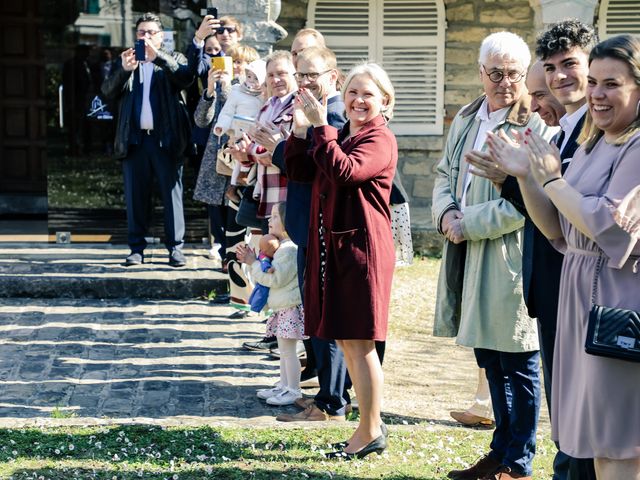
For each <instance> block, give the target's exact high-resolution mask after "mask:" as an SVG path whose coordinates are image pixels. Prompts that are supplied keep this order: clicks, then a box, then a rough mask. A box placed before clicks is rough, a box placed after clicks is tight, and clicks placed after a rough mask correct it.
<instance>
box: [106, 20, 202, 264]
mask: <svg viewBox="0 0 640 480" xmlns="http://www.w3.org/2000/svg"><path fill="white" fill-rule="evenodd" d="M163 37H164V33H163V31H162V23H161V21H160V18H159V17H158V16H157V15H156V14H154V13H145V14H144V15H142V16H141V17H140V18H139V19H138V20H137V22H136V38H137V39H138V40H144V42H145V60H144V61H138V60H136V58H135V53H134V49H133V48H129V49H127V50H125V51H124V52H122V54H121V55H120V59H119V60H118V61H117V62H116V64H115V66H114V68H113V70H112V73H111V75H110V76H109V77H108V78H107V79H106V80H105V81H104V83H103V84H102V93H103V94H104V95H105V97H107V98H108V99H110V100H117V101H118V125H117V127H116V138H115V146H114V154H115V157H116V158H121V159H123V164H122V169H123V174H124V193H125V200H126V204H127V227H128V242H129V247H130V248H131V254H130V255H129V256H128V257H127V258H126V260H125V265H127V266H131V265H139V264H141V263H143V262H144V249H145V247H146V246H147V242H146V240H145V236H146V235H147V231H148V226H149V225H148V218H149V209H150V207H151V186H152V184H153V176H155V177H156V178H157V180H158V185H159V189H160V195H161V197H162V203H163V207H164V230H165V245H166V247H167V250H168V251H169V265H171V266H172V267H182V266H184V265H185V264H186V260H185V257H184V254H183V253H182V246H183V244H184V241H183V237H184V229H185V227H184V212H183V207H182V165H183V156H184V154H185V153H186V151H187V147H188V145H189V139H190V136H191V131H190V128H191V127H190V122H189V117H188V113H187V110H186V107H185V103H184V92H183V90H184V89H185V88H187V87H188V86H189V85H190V84H191V82H193V80H194V77H195V68H196V65H197V58H195V53H194V58H190V59H189V61H188V60H187V58H186V57H185V56H184V55H182V54H181V53H178V52H174V53H169V52H166V51H164V50H162V49H161V46H162V40H163ZM192 50H193V52H195V49H192Z"/></svg>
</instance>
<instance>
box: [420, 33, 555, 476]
mask: <svg viewBox="0 0 640 480" xmlns="http://www.w3.org/2000/svg"><path fill="white" fill-rule="evenodd" d="M530 60H531V55H530V53H529V48H528V46H527V44H526V43H525V42H524V41H523V40H522V39H521V38H520V37H519V36H517V35H515V34H513V33H510V32H498V33H494V34H491V35H489V36H488V37H486V38H485V39H484V40H483V42H482V45H481V47H480V55H479V59H478V64H479V65H478V70H479V75H480V79H481V81H482V86H483V88H484V94H483V95H482V96H480V97H479V98H477V99H476V100H474V101H473V102H471V103H470V104H469V105H467V106H465V107H463V108H462V109H461V110H460V112H458V114H457V115H456V116H455V118H454V120H453V123H452V125H451V128H450V130H449V134H448V137H447V142H446V145H445V149H444V155H443V159H442V160H441V161H440V163H439V165H438V167H437V173H438V176H437V178H436V181H435V186H434V190H433V205H432V213H433V221H434V225H435V226H436V227H437V229H438V231H439V232H440V233H441V234H442V235H443V236H444V237H445V238H446V240H447V241H446V242H445V247H444V251H443V261H442V266H441V270H440V277H439V280H438V293H437V299H436V312H435V321H434V334H435V335H437V336H457V339H456V343H457V344H459V345H464V346H467V347H471V348H473V349H474V354H475V357H476V362H477V364H478V366H479V367H480V368H484V369H485V372H486V377H487V380H488V383H489V391H490V393H491V401H492V404H493V412H494V416H495V421H496V429H495V431H494V433H493V438H492V441H491V445H490V451H489V453H488V454H487V455H485V456H484V457H482V458H481V459H480V460H479V461H478V462H477V463H476V464H474V465H472V466H471V467H469V468H467V469H464V470H454V471H451V472H449V473H448V477H449V478H451V479H454V480H476V479H479V478H481V479H496V478H500V479H501V480H507V479H513V478H526V479H530V478H531V474H532V460H533V456H534V454H535V444H536V439H535V434H536V427H537V421H538V411H539V406H540V367H539V362H540V356H539V353H538V332H537V328H536V323H535V319H532V318H530V317H529V316H528V315H527V314H526V308H525V306H524V301H523V298H522V279H521V270H522V256H521V253H520V252H521V233H522V227H523V225H524V217H523V216H522V215H521V214H520V213H519V212H518V211H517V210H516V208H515V207H514V206H513V205H512V204H511V203H509V202H507V201H505V200H504V199H502V198H500V192H499V184H498V182H496V184H494V183H493V182H492V181H490V180H488V179H485V178H482V177H478V176H474V175H472V174H471V172H470V171H469V163H468V160H469V159H475V158H482V159H486V160H490V156H489V154H488V153H487V152H486V150H487V149H486V145H485V140H486V137H487V133H488V132H498V131H500V130H502V131H505V132H510V131H511V130H513V129H515V130H518V131H521V132H523V133H524V131H525V130H526V129H527V128H530V129H531V130H533V131H536V132H539V133H544V132H545V129H546V127H545V126H544V124H543V123H542V121H541V119H540V117H539V116H538V115H537V114H534V113H532V112H531V110H530V98H529V96H528V95H527V94H526V93H527V90H526V87H525V85H524V79H525V73H526V70H527V67H528V66H529V62H530ZM494 163H495V162H494Z"/></svg>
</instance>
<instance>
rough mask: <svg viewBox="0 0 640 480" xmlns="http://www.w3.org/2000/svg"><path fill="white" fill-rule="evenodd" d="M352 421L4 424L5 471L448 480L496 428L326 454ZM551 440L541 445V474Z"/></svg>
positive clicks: (401, 438)
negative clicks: (335, 456) (353, 454)
mask: <svg viewBox="0 0 640 480" xmlns="http://www.w3.org/2000/svg"><path fill="white" fill-rule="evenodd" d="M349 431H350V429H349V428H346V427H345V428H342V427H341V428H336V427H331V428H326V429H317V428H306V429H304V428H281V429H267V428H261V429H255V428H236V427H225V428H211V427H193V428H183V427H180V428H173V427H172V428H161V427H154V426H112V427H89V428H87V427H57V428H28V429H11V430H6V429H5V430H0V445H2V447H0V475H1V478H14V479H33V478H36V479H85V478H87V479H88V478H100V479H116V478H117V479H134V478H154V479H202V478H211V479H275V478H289V479H307V478H312V479H369V478H371V479H373V478H385V479H442V478H446V473H447V471H448V470H450V469H452V468H458V467H461V466H463V465H467V464H468V463H470V462H473V461H474V460H475V459H476V458H477V457H478V456H479V452H483V451H485V450H486V446H487V443H488V441H489V438H490V432H488V431H481V430H471V429H464V428H457V427H450V428H443V427H440V426H435V425H428V424H427V425H419V426H415V427H407V426H397V427H393V426H392V427H391V434H390V447H389V449H388V450H387V451H386V452H385V453H384V454H383V455H381V456H378V455H371V456H370V457H368V458H367V459H365V460H358V461H353V462H345V461H341V460H340V461H328V460H324V459H323V457H322V452H323V451H325V450H327V448H328V445H327V444H328V443H330V442H335V441H336V440H341V439H343V438H346V437H347V436H348V432H349ZM553 451H554V447H553V444H551V443H550V442H549V441H548V440H544V441H542V442H541V445H539V454H538V456H537V457H536V475H535V478H543V477H544V476H545V475H546V477H547V478H549V476H550V470H549V467H550V464H551V460H552V457H551V455H552V454H553Z"/></svg>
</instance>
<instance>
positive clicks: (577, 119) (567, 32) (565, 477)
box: [474, 20, 596, 480]
mask: <svg viewBox="0 0 640 480" xmlns="http://www.w3.org/2000/svg"><path fill="white" fill-rule="evenodd" d="M595 42H596V36H595V33H594V31H593V29H592V28H591V27H590V26H588V25H585V24H583V23H581V22H579V21H577V20H566V21H562V22H559V23H556V24H554V25H551V26H550V27H549V29H548V30H546V31H545V32H543V33H542V34H541V35H540V36H539V37H538V39H537V41H536V55H537V56H538V57H539V58H540V60H539V62H537V64H536V65H534V66H533V67H532V69H531V71H530V72H529V77H528V79H527V86H528V87H529V93H530V95H531V96H532V110H534V108H533V107H534V103H536V102H539V101H540V99H543V98H545V95H547V94H548V93H551V95H553V97H554V98H555V100H556V101H557V103H559V104H560V105H561V106H562V107H563V108H564V109H565V110H566V113H565V114H564V115H562V116H561V117H559V118H558V115H557V113H556V114H552V113H549V112H548V111H539V112H538V113H539V114H540V115H541V117H542V119H543V120H544V121H545V122H546V123H547V124H548V125H553V124H555V125H558V124H559V125H560V126H561V130H560V132H559V133H558V135H556V136H555V137H554V138H553V140H552V142H554V143H555V144H556V145H557V147H558V149H559V150H560V157H561V159H562V172H563V173H564V171H565V170H566V168H567V166H568V165H569V162H570V161H571V159H572V158H573V155H574V153H575V151H576V150H577V149H578V147H579V145H578V143H577V139H578V136H579V135H580V130H581V129H582V124H583V122H584V117H585V114H586V111H587V105H586V87H587V74H588V59H589V52H590V50H591V48H592V47H593V45H594V44H595ZM541 75H544V82H545V84H546V87H547V88H548V91H547V93H545V92H544V91H543V90H544V87H543V86H542V85H541V78H540V76H541ZM549 100H550V99H548V98H547V99H546V100H545V101H549ZM534 111H535V110H534ZM556 119H558V120H557V122H558V123H555V121H556ZM474 167H475V168H476V170H480V171H479V172H477V171H476V173H477V174H480V175H482V176H487V177H488V178H491V176H494V177H495V176H496V175H497V174H496V172H489V170H490V167H488V166H487V165H474ZM501 196H502V197H503V198H505V199H506V200H508V201H510V202H511V203H512V204H513V205H514V206H515V207H516V208H517V209H518V210H519V211H520V213H522V214H523V215H524V216H525V218H526V221H525V228H524V242H523V259H522V276H523V287H524V299H525V302H526V304H527V308H528V310H529V316H531V317H536V318H537V319H538V326H539V335H540V353H541V356H542V366H543V371H544V384H545V394H546V399H547V406H548V407H549V409H550V408H551V407H550V403H551V379H552V372H553V353H554V344H555V337H556V324H557V311H558V292H559V289H560V271H561V269H562V261H563V258H564V257H563V255H562V254H561V253H559V252H558V251H557V250H555V249H554V248H553V247H552V246H551V244H550V243H549V241H548V240H547V239H546V237H545V236H544V235H543V234H542V232H540V230H538V228H536V226H535V225H534V224H533V222H532V221H531V218H530V217H529V216H528V214H527V210H526V207H525V205H524V201H523V197H522V192H521V190H520V186H519V184H518V181H517V180H516V179H515V177H512V176H508V177H506V179H505V180H504V183H502V185H501ZM552 421H553V418H552ZM553 469H554V475H553V479H554V480H592V479H593V480H595V478H596V477H595V471H594V469H593V460H592V459H576V458H571V457H569V456H568V455H566V454H565V453H563V452H562V451H560V450H559V451H558V453H557V454H556V458H555V459H554V464H553Z"/></svg>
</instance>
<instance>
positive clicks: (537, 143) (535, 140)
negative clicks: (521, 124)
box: [524, 130, 562, 185]
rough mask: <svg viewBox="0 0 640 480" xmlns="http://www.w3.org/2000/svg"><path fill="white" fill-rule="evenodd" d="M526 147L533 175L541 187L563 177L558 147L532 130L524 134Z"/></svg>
mask: <svg viewBox="0 0 640 480" xmlns="http://www.w3.org/2000/svg"><path fill="white" fill-rule="evenodd" d="M524 146H525V147H526V149H527V152H528V154H529V164H530V168H531V174H532V175H533V178H535V180H536V181H537V182H538V183H539V184H540V185H544V183H545V182H547V181H548V180H551V179H553V178H559V177H562V170H561V165H562V161H561V160H560V152H559V151H558V147H556V146H555V145H551V144H550V143H549V142H547V141H546V140H545V139H544V138H542V137H541V136H540V135H538V134H537V133H535V132H532V131H531V130H527V131H526V132H525V134H524Z"/></svg>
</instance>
